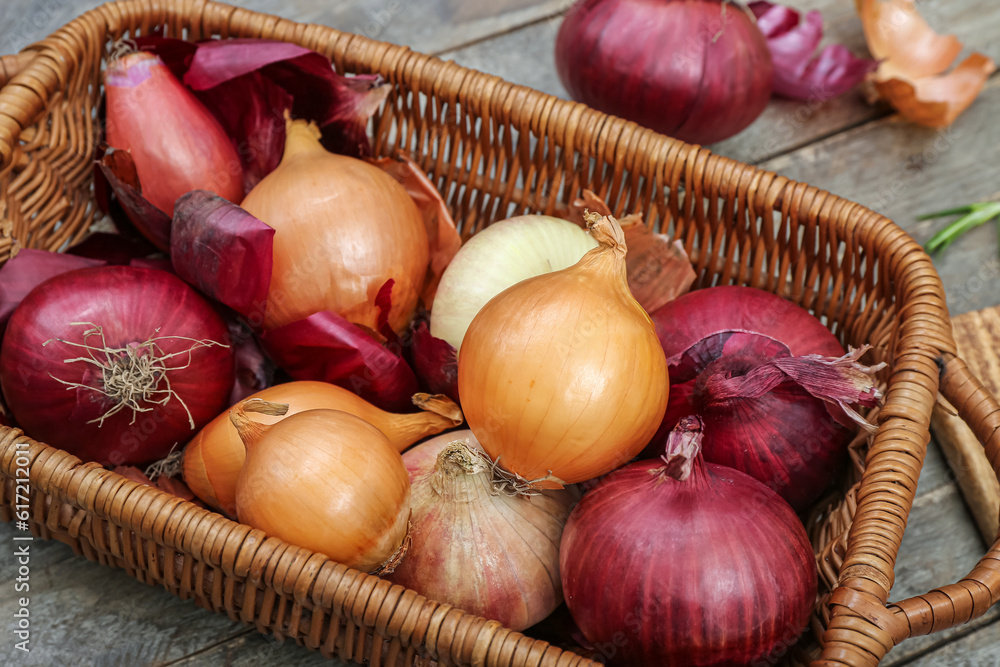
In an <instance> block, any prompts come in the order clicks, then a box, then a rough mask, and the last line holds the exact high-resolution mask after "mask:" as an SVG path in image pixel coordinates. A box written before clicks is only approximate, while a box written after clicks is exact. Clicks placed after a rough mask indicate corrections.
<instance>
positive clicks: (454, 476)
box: [431, 440, 492, 503]
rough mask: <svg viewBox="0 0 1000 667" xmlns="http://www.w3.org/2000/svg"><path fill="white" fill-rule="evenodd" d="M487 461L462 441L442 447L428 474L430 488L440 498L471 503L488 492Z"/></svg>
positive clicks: (489, 493)
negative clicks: (431, 470) (429, 475)
mask: <svg viewBox="0 0 1000 667" xmlns="http://www.w3.org/2000/svg"><path fill="white" fill-rule="evenodd" d="M490 477H491V475H490V463H489V460H488V459H487V458H486V457H485V456H483V455H482V454H480V453H479V452H477V451H475V450H474V449H472V448H471V447H469V445H468V444H466V443H465V441H463V440H456V441H455V442H452V443H450V444H449V445H448V446H447V447H445V448H444V449H442V450H441V452H440V453H439V454H438V457H437V463H436V465H435V466H434V472H432V473H431V488H432V489H433V490H434V492H435V493H436V494H437V495H438V496H440V497H441V498H442V499H444V500H447V501H450V502H454V503H471V502H474V501H476V500H478V499H480V498H482V497H483V496H489V495H492V494H491V486H492V484H491V482H490Z"/></svg>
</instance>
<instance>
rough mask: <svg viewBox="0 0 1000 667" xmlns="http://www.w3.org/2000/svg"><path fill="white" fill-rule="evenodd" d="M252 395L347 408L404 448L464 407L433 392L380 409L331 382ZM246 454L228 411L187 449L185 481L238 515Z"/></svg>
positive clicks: (450, 421) (296, 408) (292, 407)
mask: <svg viewBox="0 0 1000 667" xmlns="http://www.w3.org/2000/svg"><path fill="white" fill-rule="evenodd" d="M248 398H259V399H261V400H263V401H269V402H272V403H287V404H288V412H287V415H294V414H296V413H299V412H304V411H306V410H317V409H328V410H343V411H344V412H348V413H350V414H352V415H354V416H356V417H361V418H362V419H364V420H365V421H366V422H368V423H369V424H371V425H372V426H374V427H375V428H377V429H378V430H380V431H382V433H383V434H384V435H385V436H386V437H387V438H389V442H391V443H392V446H393V447H394V448H395V449H396V450H397V451H400V452H402V451H403V450H404V449H406V448H407V447H409V446H410V445H412V444H413V443H415V442H417V441H418V440H421V439H423V438H426V437H427V436H429V435H434V434H435V433H440V432H441V431H443V430H445V429H448V428H452V427H455V426H458V425H459V424H461V423H462V411H461V410H459V408H458V406H457V405H455V404H454V403H453V402H452V401H451V400H450V399H448V398H447V397H445V396H439V395H431V394H415V395H414V396H413V404H414V405H416V406H417V407H419V408H420V409H421V410H423V412H418V413H415V414H396V413H392V412H386V411H384V410H380V409H379V408H377V407H375V406H374V405H372V404H371V403H369V402H368V401H366V400H364V399H363V398H361V397H359V396H358V395H356V394H354V393H352V392H350V391H348V390H347V389H343V388H342V387H338V386H336V385H333V384H330V383H328V382H312V381H306V380H303V381H300V382H285V383H283V384H278V385H275V386H273V387H268V388H267V389H263V390H261V391H258V392H257V393H256V394H253V395H252V396H249V397H248ZM281 419H282V417H281V416H277V415H261V416H259V417H257V419H256V421H257V422H259V423H261V424H265V425H270V424H274V423H277V422H278V421H280V420H281ZM245 458H246V448H245V447H244V446H243V442H242V441H241V440H240V436H239V434H238V433H237V432H236V427H234V426H233V424H232V422H231V421H230V420H229V413H228V411H227V412H224V413H222V414H221V415H219V416H218V417H216V418H215V419H213V420H212V421H211V422H210V423H209V424H208V425H207V426H206V427H205V428H203V429H202V430H201V431H199V432H198V435H196V436H195V437H194V439H193V440H191V442H190V443H188V445H187V447H186V448H185V449H184V468H183V471H184V481H185V482H186V483H187V485H188V487H190V489H191V490H192V491H193V492H194V494H195V495H196V496H198V497H199V498H201V499H202V500H203V501H205V502H206V503H207V504H208V505H210V506H211V507H213V508H215V509H219V510H222V511H224V512H225V513H227V514H229V515H230V516H236V479H237V477H239V474H240V469H241V468H242V467H243V460H244V459H245Z"/></svg>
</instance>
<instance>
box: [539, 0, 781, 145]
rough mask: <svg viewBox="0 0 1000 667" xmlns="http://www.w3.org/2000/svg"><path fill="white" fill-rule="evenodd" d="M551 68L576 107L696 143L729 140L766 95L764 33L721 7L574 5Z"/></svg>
mask: <svg viewBox="0 0 1000 667" xmlns="http://www.w3.org/2000/svg"><path fill="white" fill-rule="evenodd" d="M556 67H557V69H558V71H559V78H560V79H561V80H562V82H563V85H565V86H566V89H567V90H568V91H569V93H570V95H572V96H573V98H574V99H576V100H579V101H580V102H583V103H585V104H588V105H589V106H592V107H594V108H595V109H599V110H600V111H604V112H606V113H610V114H614V115H616V116H621V117H622V118H626V119H628V120H634V121H635V122H637V123H639V124H640V125H644V126H646V127H649V128H652V129H654V130H656V131H657V132H662V133H664V134H668V135H670V136H672V137H676V138H678V139H681V140H683V141H689V142H694V143H702V144H707V143H713V142H716V141H721V140H722V139H725V138H727V137H730V136H732V135H734V134H736V133H737V132H739V131H740V130H742V129H744V128H745V127H747V126H748V125H750V123H752V122H753V121H754V120H755V119H756V118H757V116H759V115H760V114H761V112H762V111H764V108H765V107H766V106H767V101H768V99H769V98H770V95H771V83H772V65H771V53H770V51H769V50H768V47H767V43H766V42H765V40H764V35H763V34H761V32H760V30H759V29H758V28H757V24H756V22H755V21H754V19H753V17H752V16H751V15H750V14H748V13H747V11H746V10H745V9H744V8H743V7H742V6H740V5H738V4H736V3H733V2H729V0H580V2H577V4H576V5H574V6H573V8H572V9H571V10H570V11H569V14H567V16H566V19H565V21H563V24H562V26H561V28H560V29H559V35H558V37H557V38H556Z"/></svg>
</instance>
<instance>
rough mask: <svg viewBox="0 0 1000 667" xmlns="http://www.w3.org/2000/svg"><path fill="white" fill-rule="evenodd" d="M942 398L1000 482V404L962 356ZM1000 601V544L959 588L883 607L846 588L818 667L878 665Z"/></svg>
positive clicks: (836, 601)
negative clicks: (903, 646) (908, 642)
mask: <svg viewBox="0 0 1000 667" xmlns="http://www.w3.org/2000/svg"><path fill="white" fill-rule="evenodd" d="M941 394H942V395H943V396H944V397H945V398H946V399H947V400H948V402H949V403H951V405H953V406H954V407H955V409H956V410H958V414H959V416H960V417H961V418H962V420H963V421H965V423H966V424H968V425H969V427H970V428H971V429H972V431H973V432H974V433H975V434H976V438H977V439H978V440H979V442H980V443H982V445H983V447H984V449H985V450H986V457H987V459H988V460H989V461H990V465H991V466H992V467H993V471H994V473H996V474H997V477H998V479H1000V404H998V403H997V399H996V398H995V397H994V396H993V395H992V394H991V393H990V391H989V390H988V389H987V388H986V387H984V386H983V384H982V382H980V381H979V380H978V379H977V378H976V377H975V376H974V375H973V374H972V373H971V372H970V371H969V368H968V367H967V366H966V365H965V362H964V361H962V360H961V359H960V358H958V357H951V358H950V359H949V360H948V361H947V362H946V363H945V366H944V370H943V372H942V373H941ZM998 600H1000V539H998V540H997V541H996V542H995V543H994V544H993V546H992V548H991V549H990V550H989V551H988V552H987V553H986V555H985V556H983V558H982V559H981V560H980V561H979V563H978V564H977V565H976V567H975V568H973V570H972V571H971V572H970V573H969V574H968V575H966V576H965V577H964V578H963V579H961V580H959V581H958V582H957V583H954V584H949V585H947V586H942V587H940V588H935V589H934V590H932V591H929V592H927V593H924V594H923V595H916V596H914V597H911V598H908V599H906V600H902V601H901V602H894V603H889V604H888V605H882V604H881V603H879V601H878V599H877V598H876V597H875V596H874V595H872V594H870V593H866V592H864V591H863V590H861V589H857V588H852V587H847V586H844V585H841V586H839V587H838V588H837V590H835V591H834V593H833V595H832V596H831V597H830V604H831V606H833V605H840V606H842V607H845V608H846V609H843V610H842V613H839V614H837V615H835V616H833V617H832V618H831V623H830V627H829V628H828V629H827V631H826V633H825V634H824V648H823V654H822V657H821V658H820V660H818V661H816V662H814V663H813V666H814V667H820V666H822V667H834V666H836V667H842V666H844V665H852V666H853V665H862V664H876V663H871V656H872V654H875V655H876V656H877V658H878V659H881V657H882V656H884V655H885V653H886V652H888V650H889V649H891V648H892V647H893V646H895V645H896V644H898V643H899V642H901V641H903V640H904V639H907V638H909V637H918V636H920V635H927V634H932V633H935V632H940V631H942V630H947V629H948V628H951V627H954V626H956V625H962V624H963V623H968V622H969V621H971V620H973V619H975V618H978V617H980V616H982V615H983V614H985V613H986V612H987V611H988V610H989V608H990V607H992V606H993V605H994V604H995V603H996V602H997V601H998Z"/></svg>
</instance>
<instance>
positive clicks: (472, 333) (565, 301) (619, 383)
mask: <svg viewBox="0 0 1000 667" xmlns="http://www.w3.org/2000/svg"><path fill="white" fill-rule="evenodd" d="M588 225H589V226H590V228H591V232H592V233H593V234H594V236H595V238H596V239H597V241H598V243H599V244H600V245H599V247H597V248H595V249H593V250H591V251H590V252H588V253H587V254H586V255H584V257H583V258H582V259H581V260H580V261H579V262H577V263H576V264H575V265H573V266H571V267H570V268H568V269H564V270H562V271H555V272H553V273H547V274H543V275H540V276H536V277H534V278H529V279H528V280H524V281H522V282H520V283H517V284H516V285H514V286H513V287H510V288H508V289H506V290H504V291H503V292H501V293H500V294H499V295H497V296H496V297H494V298H493V299H492V300H490V301H489V303H487V304H486V305H485V306H484V307H483V309H482V310H480V311H479V313H478V314H477V315H476V317H475V318H474V319H473V320H472V324H471V325H470V326H469V330H468V332H467V333H466V335H465V339H464V342H463V350H462V353H461V354H460V355H459V359H458V389H459V394H460V397H461V399H462V409H463V410H464V412H465V417H466V420H467V421H468V423H469V428H470V429H471V430H472V432H473V433H475V434H476V438H478V440H479V442H480V443H482V445H483V448H484V449H485V450H486V452H487V453H488V454H489V455H490V457H491V458H493V459H494V460H499V465H500V466H501V467H503V468H504V469H505V470H507V471H509V472H512V473H515V474H517V475H519V476H520V477H522V478H524V479H525V480H527V481H529V482H532V483H534V484H535V485H536V486H537V487H538V488H558V486H559V485H562V484H573V483H577V482H582V481H584V480H587V479H591V478H593V477H597V476H600V475H603V474H605V473H607V472H610V471H611V470H614V469H615V468H617V467H619V466H622V465H624V464H625V463H627V462H628V461H629V460H630V459H632V458H633V457H634V456H635V455H636V454H638V453H639V451H641V450H642V448H643V447H644V446H645V445H646V443H647V442H648V441H649V439H650V438H651V437H652V436H653V434H654V433H655V432H656V430H657V427H658V425H659V422H660V421H661V419H662V418H663V414H664V411H665V409H666V404H667V394H668V386H669V385H668V378H667V369H666V358H665V357H664V356H663V349H662V348H661V347H660V344H659V341H657V339H656V333H655V330H654V328H653V325H652V322H651V321H650V319H649V316H648V315H646V312H645V311H644V310H643V309H642V307H641V306H640V305H639V304H638V303H637V302H636V301H635V299H634V298H633V297H632V294H631V292H629V289H628V283H627V281H626V275H625V254H626V248H625V240H624V234H623V232H622V230H621V227H620V226H618V223H617V221H615V220H614V218H611V217H604V218H602V217H600V216H596V215H592V217H590V218H589V219H588Z"/></svg>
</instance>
